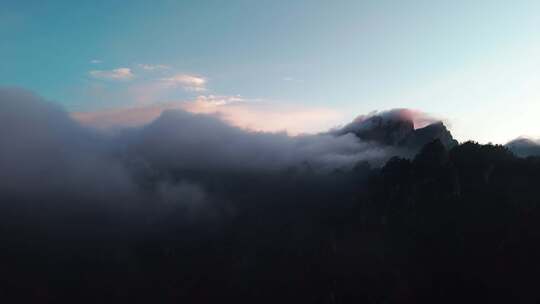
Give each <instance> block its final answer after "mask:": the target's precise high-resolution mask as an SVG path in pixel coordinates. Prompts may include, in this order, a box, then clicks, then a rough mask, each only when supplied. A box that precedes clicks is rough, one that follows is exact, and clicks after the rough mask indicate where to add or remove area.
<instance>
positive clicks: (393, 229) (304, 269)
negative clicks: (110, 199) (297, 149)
mask: <svg viewBox="0 0 540 304" xmlns="http://www.w3.org/2000/svg"><path fill="white" fill-rule="evenodd" d="M190 174H192V175H193V176H192V177H193V178H197V174H200V175H201V176H200V177H199V178H200V179H205V183H206V185H208V189H209V191H212V192H213V193H214V194H216V195H218V196H219V197H220V198H222V199H223V200H224V201H226V202H227V204H226V207H223V209H224V210H220V212H219V213H220V214H223V213H225V214H226V216H223V215H221V216H208V217H204V218H202V219H201V218H199V219H197V220H189V219H184V217H183V216H182V213H183V212H184V211H185V210H183V209H181V208H180V209H178V210H172V211H170V210H169V211H168V213H167V215H166V216H158V215H156V214H155V212H154V211H153V210H152V209H151V208H148V209H145V208H142V209H141V210H140V211H133V210H130V211H129V212H127V211H124V210H117V209H115V210H109V209H107V207H106V206H105V205H104V206H100V205H99V204H95V202H92V203H93V204H92V205H91V206H92V207H88V208H82V209H81V207H80V206H85V204H88V203H89V202H77V206H79V207H77V208H75V207H73V201H72V200H73V199H72V198H70V199H65V198H62V197H55V198H54V199H52V198H43V201H42V202H41V203H40V204H34V202H28V201H25V200H23V199H20V198H18V197H2V201H3V203H2V214H1V215H0V217H1V220H2V221H1V224H0V229H1V231H2V236H3V237H2V245H1V246H2V250H0V261H2V266H1V269H0V272H1V279H2V282H1V287H0V296H2V297H3V298H6V299H7V298H9V299H11V303H15V302H19V303H24V302H27V303H32V302H33V303H36V302H41V303H59V302H67V301H72V300H73V299H77V300H76V302H78V303H103V302H114V303H119V302H131V303H222V302H240V303H244V302H245V303H420V302H424V303H456V302H461V303H467V302H477V303H478V302H482V303H487V302H505V303H508V302H513V303H536V302H537V301H539V300H540V289H538V287H537V284H538V283H537V282H538V278H539V277H540V260H539V257H540V209H539V208H538V206H539V203H540V159H539V158H534V157H529V158H518V157H516V156H514V155H513V154H512V153H511V152H509V151H508V150H507V149H506V148H505V147H502V146H493V145H480V144H477V143H473V142H466V143H463V144H461V145H458V146H455V147H453V148H452V149H450V150H447V148H445V146H444V145H442V144H441V143H440V142H439V141H433V142H431V143H429V144H427V145H425V146H424V148H423V149H422V150H421V151H420V152H419V153H418V154H417V155H416V156H415V157H414V158H413V159H411V160H409V159H402V158H392V159H391V160H390V161H388V162H387V163H386V165H385V166H384V167H382V168H379V169H374V168H370V166H369V165H368V164H366V163H360V164H358V165H357V167H356V168H355V169H354V170H352V171H350V172H342V171H336V172H333V173H330V174H324V175H323V174H316V173H313V172H311V171H310V170H309V169H305V168H304V169H301V170H299V169H291V170H289V171H286V172H279V173H275V174H272V175H268V176H256V175H253V176H250V175H245V174H242V175H240V176H238V177H237V178H230V174H229V175H228V176H229V178H220V177H219V176H212V177H208V176H205V174H204V173H196V172H195V173H190ZM174 175H175V174H174V173H171V178H173V179H174ZM185 175H186V173H185V172H183V173H182V176H185ZM144 182H145V183H147V184H148V187H149V188H151V187H152V181H151V179H149V180H147V181H144ZM96 206H100V207H96ZM222 211H223V212H222ZM156 219H157V220H156ZM5 303H7V302H5Z"/></svg>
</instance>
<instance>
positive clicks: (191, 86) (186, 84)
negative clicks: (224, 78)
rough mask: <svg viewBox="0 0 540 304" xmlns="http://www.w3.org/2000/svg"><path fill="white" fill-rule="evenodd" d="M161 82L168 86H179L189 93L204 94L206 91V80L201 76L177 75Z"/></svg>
mask: <svg viewBox="0 0 540 304" xmlns="http://www.w3.org/2000/svg"><path fill="white" fill-rule="evenodd" d="M161 81H162V82H163V83H165V84H166V85H167V86H173V87H175V86H178V87H181V88H183V89H184V90H187V91H193V92H203V91H206V79H205V78H204V77H201V76H195V75H189V74H176V75H174V76H171V77H167V78H162V79H161Z"/></svg>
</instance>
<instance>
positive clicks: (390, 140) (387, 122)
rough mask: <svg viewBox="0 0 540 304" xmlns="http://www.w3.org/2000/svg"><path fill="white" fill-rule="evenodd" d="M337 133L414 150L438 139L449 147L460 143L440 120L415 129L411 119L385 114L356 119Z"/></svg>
mask: <svg viewBox="0 0 540 304" xmlns="http://www.w3.org/2000/svg"><path fill="white" fill-rule="evenodd" d="M336 133H337V135H344V134H348V133H353V134H355V135H356V136H357V137H358V138H360V139H362V140H366V141H373V142H377V143H379V144H382V145H387V146H397V147H402V148H407V149H411V150H414V151H418V150H420V149H421V148H422V147H423V146H424V145H426V144H427V143H430V142H432V141H433V140H436V139H438V140H439V141H440V142H441V144H442V145H443V146H444V147H445V148H447V149H449V148H452V147H454V146H456V145H457V144H458V142H457V141H456V140H455V139H454V138H453V137H452V134H451V133H450V131H448V129H447V128H446V126H445V125H444V124H443V123H442V122H440V121H439V122H435V123H432V124H429V125H427V126H425V127H423V128H418V129H415V128H414V122H413V121H412V120H411V119H408V118H403V117H384V116H383V115H374V116H371V117H368V118H366V119H360V120H355V121H353V122H351V123H350V124H348V125H346V126H345V127H343V128H342V129H340V130H338V131H337V132H336Z"/></svg>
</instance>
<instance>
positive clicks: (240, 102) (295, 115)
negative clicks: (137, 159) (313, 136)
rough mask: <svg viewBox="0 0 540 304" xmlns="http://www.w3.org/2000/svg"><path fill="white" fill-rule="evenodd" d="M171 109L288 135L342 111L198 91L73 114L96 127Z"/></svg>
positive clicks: (331, 123)
mask: <svg viewBox="0 0 540 304" xmlns="http://www.w3.org/2000/svg"><path fill="white" fill-rule="evenodd" d="M170 109H182V110H185V111H188V112H191V113H197V114H209V115H214V116H216V117H219V118H220V119H222V120H224V121H226V122H227V123H229V124H230V125H233V126H236V127H240V128H244V129H248V130H252V131H265V132H282V131H285V132H287V133H289V134H291V135H297V134H301V133H317V132H321V131H325V130H327V129H329V128H332V127H335V126H337V125H339V124H340V123H341V122H342V120H343V115H342V114H341V113H340V112H338V111H335V110H332V109H328V108H323V107H306V106H298V105H297V106H293V105H285V104H280V103H271V102H268V101H262V100H256V99H255V100H253V99H245V98H243V97H241V96H220V95H201V96H198V97H197V98H196V99H195V100H191V101H179V102H168V103H160V104H152V105H148V106H138V107H124V108H116V109H109V110H104V111H95V112H77V113H72V116H73V117H74V118H75V119H76V120H78V121H79V122H81V123H82V124H84V125H87V126H92V127H96V128H98V129H108V128H122V127H134V126H141V125H144V124H147V123H150V122H151V121H152V120H154V119H156V118H157V117H159V115H160V114H161V113H162V112H163V111H165V110H170Z"/></svg>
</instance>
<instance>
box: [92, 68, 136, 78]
mask: <svg viewBox="0 0 540 304" xmlns="http://www.w3.org/2000/svg"><path fill="white" fill-rule="evenodd" d="M89 74H90V75H91V76H92V77H94V78H99V79H107V80H131V79H132V78H133V77H135V75H133V73H132V72H131V69H130V68H118V69H113V70H92V71H90V72H89Z"/></svg>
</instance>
